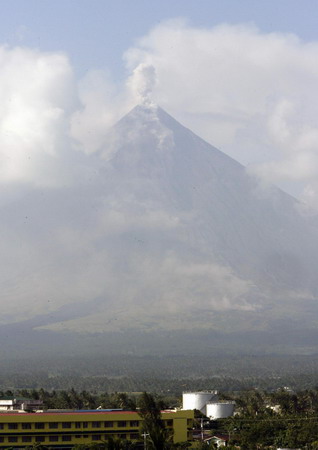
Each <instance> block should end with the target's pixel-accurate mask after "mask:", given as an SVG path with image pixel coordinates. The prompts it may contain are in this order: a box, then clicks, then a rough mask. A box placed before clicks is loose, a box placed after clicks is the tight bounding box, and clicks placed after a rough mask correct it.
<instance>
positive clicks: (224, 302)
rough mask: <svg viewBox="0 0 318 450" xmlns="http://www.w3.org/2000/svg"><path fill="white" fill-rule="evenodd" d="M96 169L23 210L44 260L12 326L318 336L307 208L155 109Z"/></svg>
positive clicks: (129, 126) (131, 124) (99, 157)
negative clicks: (298, 330)
mask: <svg viewBox="0 0 318 450" xmlns="http://www.w3.org/2000/svg"><path fill="white" fill-rule="evenodd" d="M86 166H87V175H86V176H85V177H84V178H83V180H81V182H79V184H78V185H77V186H74V187H72V188H68V189H63V190H60V191H50V192H46V193H45V201H43V200H41V195H40V193H39V192H34V191H32V192H29V193H27V194H26V196H25V198H24V199H23V206H21V204H18V205H15V206H16V208H21V207H22V208H24V209H25V211H26V215H29V216H31V217H32V220H33V223H32V226H30V228H29V229H27V230H25V229H22V230H20V234H19V236H20V239H21V242H22V243H23V245H26V246H27V250H25V251H26V252H28V251H29V252H30V251H31V250H30V248H32V255H31V257H30V256H29V258H30V259H29V262H30V264H29V267H27V268H26V267H25V266H24V267H23V269H22V268H20V274H21V273H22V277H21V286H20V287H21V289H20V290H18V291H17V290H16V289H15V296H16V297H15V298H18V299H20V300H19V301H17V302H16V303H14V302H12V312H10V315H8V317H7V319H6V323H10V321H11V322H12V321H21V320H22V318H21V316H23V315H24V317H25V315H26V314H27V317H29V318H32V317H33V318H34V317H35V319H33V322H32V324H33V325H32V326H33V327H35V328H36V329H43V328H45V329H48V330H55V331H77V332H78V331H81V332H83V331H84V332H105V331H106V332H107V331H113V330H116V331H118V330H127V329H132V330H133V329H138V330H160V329H171V330H173V329H174V330H184V329H195V328H199V329H201V328H203V329H221V330H228V331H231V330H234V329H237V330H250V329H264V330H266V329H271V327H272V326H273V324H277V326H281V324H285V323H286V324H287V325H289V324H291V323H294V325H295V326H298V325H297V324H299V326H300V324H302V325H303V324H304V323H306V326H314V325H315V321H316V318H317V317H318V316H317V308H316V295H317V285H318V283H317V279H316V267H317V264H318V251H317V250H318V239H317V237H318V230H317V229H316V228H315V227H314V226H313V225H312V224H311V222H310V221H309V219H308V218H306V217H303V216H302V215H301V214H300V213H299V207H298V206H299V205H298V202H297V201H296V200H295V199H293V198H292V197H290V196H289V195H287V194H285V193H284V192H282V191H281V190H279V189H277V188H274V187H272V188H267V189H263V188H262V187H261V185H260V184H259V183H258V182H257V180H256V179H253V178H251V177H250V176H249V175H248V174H247V173H246V170H245V168H244V167H243V166H242V165H240V164H239V163H238V162H236V161H234V160H233V159H232V158H230V157H228V156H226V155H225V154H223V153H222V152H220V151H219V150H217V149H216V148H214V147H212V146H211V145H210V144H208V143H206V142H205V141H203V140H202V139H200V138H199V137H198V136H196V135H195V134H193V133H192V132H191V131H190V130H188V129H186V128H185V127H183V126H182V125H180V124H179V123H178V122H177V121H175V120H174V119H173V118H172V117H171V116H169V115H168V114H167V113H166V112H164V111H163V110H162V109H160V108H159V107H155V106H150V107H146V106H138V107H136V108H135V109H134V110H132V111H131V112H130V113H129V114H127V115H126V116H125V117H124V118H123V119H122V120H121V121H119V122H118V123H117V124H116V125H115V127H114V128H113V129H112V130H111V131H110V133H109V138H108V145H107V146H105V148H104V149H103V151H101V152H100V153H99V154H96V155H93V156H91V157H88V158H87V161H86ZM42 194H43V193H42ZM30 211H32V213H31V214H30ZM5 212H6V213H7V214H8V216H10V217H11V219H12V215H13V210H12V209H10V208H9V209H7V210H6V211H5ZM22 228H23V227H22ZM11 232H12V230H11ZM8 233H9V231H8V230H6V232H5V235H6V236H7V237H8ZM33 244H34V245H33ZM21 257H23V253H22V255H21ZM18 268H19V265H18ZM15 270H17V269H15ZM6 292H8V293H7V295H8V298H9V296H10V286H8V288H7V291H6ZM6 292H5V293H6ZM17 294H18V297H17ZM48 300H49V303H48ZM34 304H36V305H37V306H36V311H34V310H32V313H30V309H29V310H28V307H29V305H34ZM17 311H18V312H19V314H20V315H19V314H18V313H17ZM37 316H38V319H37V320H36V317H37Z"/></svg>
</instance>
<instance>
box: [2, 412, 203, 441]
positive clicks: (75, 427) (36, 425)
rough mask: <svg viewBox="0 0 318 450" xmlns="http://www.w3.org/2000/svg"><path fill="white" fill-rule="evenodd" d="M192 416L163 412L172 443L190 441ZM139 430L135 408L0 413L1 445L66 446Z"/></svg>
mask: <svg viewBox="0 0 318 450" xmlns="http://www.w3.org/2000/svg"><path fill="white" fill-rule="evenodd" d="M193 418H194V413H193V411H179V410H168V411H162V420H163V421H164V423H165V425H166V426H167V427H168V428H170V429H171V432H172V433H173V441H174V442H175V443H177V442H185V441H187V440H192V428H193ZM141 430H142V418H141V417H140V415H139V414H138V412H136V411H122V410H88V411H85V410H79V411H62V410H59V411H54V412H53V411H52V412H50V411H46V412H36V413H26V412H22V413H21V412H20V413H19V412H14V411H9V412H1V413H0V448H1V447H2V448H5V447H14V448H19V447H22V448H24V447H26V446H31V445H36V444H41V445H45V446H49V447H51V448H65V449H68V448H72V447H73V446H74V445H76V444H84V445H85V444H91V443H93V442H95V443H98V442H100V441H104V440H107V439H108V438H109V437H113V438H120V439H127V440H140V432H141Z"/></svg>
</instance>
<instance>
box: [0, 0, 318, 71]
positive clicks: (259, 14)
mask: <svg viewBox="0 0 318 450" xmlns="http://www.w3.org/2000/svg"><path fill="white" fill-rule="evenodd" d="M0 6H1V16H2V20H1V31H0V41H1V42H2V43H7V44H9V45H13V46H14V45H24V46H30V47H33V48H39V49H40V50H43V51H57V50H62V51H65V52H67V53H68V55H69V57H70V59H71V61H72V64H73V65H74V67H75V69H76V70H77V71H78V73H81V74H82V73H84V72H85V71H87V70H89V69H92V68H105V67H106V68H108V69H109V70H111V72H112V73H113V74H114V76H116V77H121V76H124V74H123V71H124V66H123V63H122V54H123V52H124V51H125V50H126V49H127V48H128V47H130V46H131V45H133V44H134V41H135V39H137V38H138V37H140V36H143V35H144V34H146V33H147V32H148V31H149V29H151V28H152V27H153V26H155V25H157V24H158V23H160V22H161V21H164V20H166V19H169V18H176V17H185V18H187V19H188V20H189V23H190V24H191V25H192V26H196V27H212V26H215V25H217V24H219V23H222V22H226V23H230V24H236V23H249V22H253V23H255V24H256V25H257V26H258V27H259V28H260V30H262V31H264V32H275V31H280V32H289V33H290V32H291V33H296V34H297V35H298V36H299V37H300V38H301V39H303V40H306V41H310V40H315V39H316V38H317V35H318V5H317V2H316V1H315V0H302V1H299V0H170V1H169V0H160V1H159V0H27V1H26V0H2V1H1V5H0Z"/></svg>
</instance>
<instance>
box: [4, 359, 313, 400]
mask: <svg viewBox="0 0 318 450" xmlns="http://www.w3.org/2000/svg"><path fill="white" fill-rule="evenodd" d="M0 361H1V371H0V389H2V390H3V389H4V390H7V389H40V388H43V389H47V390H50V391H52V390H61V389H62V390H63V389H64V390H69V389H71V388H74V389H76V390H78V391H84V390H86V391H90V392H93V391H95V392H116V391H118V392H119V391H120V392H143V391H147V392H156V393H161V394H165V395H166V394H173V395H180V394H181V393H182V391H185V390H202V389H217V390H221V391H241V390H248V389H255V388H257V389H263V390H267V391H270V390H273V389H278V388H280V387H283V386H290V387H291V388H292V389H294V390H304V389H312V388H315V387H316V386H317V385H318V356H317V355H310V356H304V355H302V356H299V355H294V356H291V355H289V356H277V355H263V356H260V355H225V354H218V353H213V352H211V353H210V354H206V355H204V356H202V355H179V354H176V355H170V356H161V357H158V356H156V357H154V356H151V355H146V356H132V355H105V356H104V357H103V358H95V357H92V358H89V357H86V358H78V357H73V358H72V357H69V358H55V359H36V358H33V359H31V358H27V359H24V360H23V359H22V360H21V359H19V360H13V359H1V360H0Z"/></svg>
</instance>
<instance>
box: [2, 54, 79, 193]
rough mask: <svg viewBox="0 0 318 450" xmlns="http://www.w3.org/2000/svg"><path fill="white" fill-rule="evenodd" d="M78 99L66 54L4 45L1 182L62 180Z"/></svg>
mask: <svg viewBox="0 0 318 450" xmlns="http://www.w3.org/2000/svg"><path fill="white" fill-rule="evenodd" d="M74 101H75V91H74V81H73V73H72V68H71V66H70V63H69V61H68V59H67V57H66V56H65V55H63V54H60V53H41V52H39V51H36V50H31V49H26V48H14V49H10V48H8V47H4V46H2V47H0V149H1V150H0V162H1V164H0V182H2V183H3V182H12V181H14V182H24V183H31V184H32V185H41V186H43V185H46V186H47V185H55V184H56V183H59V182H61V179H62V178H63V175H64V171H63V168H62V164H61V162H60V158H61V157H63V152H65V148H66V141H67V139H68V138H67V135H68V115H69V114H70V112H71V110H72V109H73V108H74ZM65 181H66V179H65V178H64V179H63V182H64V183H65Z"/></svg>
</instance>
